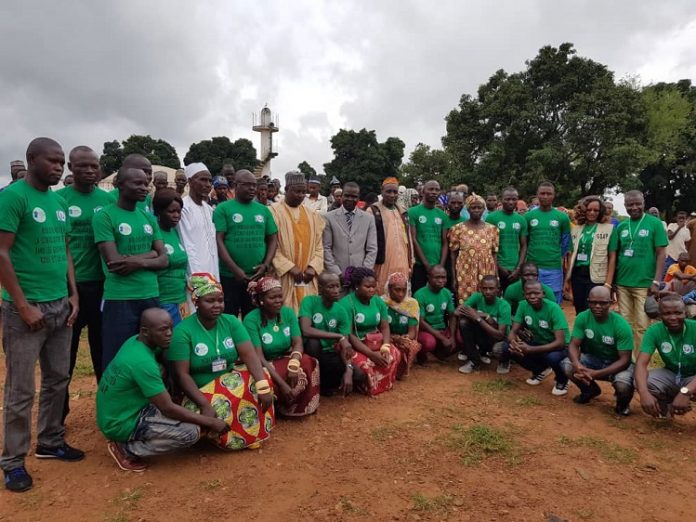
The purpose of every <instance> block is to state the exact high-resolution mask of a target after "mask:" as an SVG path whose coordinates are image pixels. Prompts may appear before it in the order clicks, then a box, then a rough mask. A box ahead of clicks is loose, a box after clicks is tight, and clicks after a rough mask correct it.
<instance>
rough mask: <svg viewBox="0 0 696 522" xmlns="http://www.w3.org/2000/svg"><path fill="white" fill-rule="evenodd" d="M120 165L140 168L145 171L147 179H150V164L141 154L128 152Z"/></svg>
mask: <svg viewBox="0 0 696 522" xmlns="http://www.w3.org/2000/svg"><path fill="white" fill-rule="evenodd" d="M121 167H127V168H133V169H140V170H142V171H143V172H144V173H145V175H146V176H147V179H148V180H151V179H152V164H151V163H150V160H149V159H147V158H146V157H145V156H143V155H142V154H129V155H128V156H126V157H125V158H124V159H123V163H121Z"/></svg>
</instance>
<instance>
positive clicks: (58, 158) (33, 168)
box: [27, 138, 65, 187]
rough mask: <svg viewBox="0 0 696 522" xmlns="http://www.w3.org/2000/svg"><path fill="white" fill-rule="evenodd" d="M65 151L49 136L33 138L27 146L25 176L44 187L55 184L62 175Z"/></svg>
mask: <svg viewBox="0 0 696 522" xmlns="http://www.w3.org/2000/svg"><path fill="white" fill-rule="evenodd" d="M64 166H65V153H64V152H63V147H61V146H60V143H58V142H57V141H55V140H52V139H51V138H34V139H33V140H31V142H30V143H29V146H27V167H28V168H27V171H28V174H27V177H29V176H31V179H33V180H34V181H37V182H38V183H39V184H41V185H44V186H45V187H48V186H53V185H56V184H57V183H58V182H59V181H60V179H61V178H62V177H63V168H64Z"/></svg>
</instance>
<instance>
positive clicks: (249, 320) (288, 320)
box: [244, 306, 302, 360]
mask: <svg viewBox="0 0 696 522" xmlns="http://www.w3.org/2000/svg"><path fill="white" fill-rule="evenodd" d="M261 323H262V314H261V309H260V308H256V309H255V310H252V311H251V312H249V313H248V314H247V316H246V317H245V318H244V327H245V328H246V330H247V332H249V338H250V339H251V344H253V345H254V348H261V349H262V350H263V355H264V357H266V359H267V360H271V359H277V358H278V357H282V356H283V355H288V354H289V353H290V350H291V348H292V338H293V337H301V336H302V332H301V331H300V323H299V321H298V320H297V316H296V315H295V311H294V310H293V309H292V308H290V307H288V306H283V307H282V308H281V309H280V322H279V321H277V320H273V321H267V322H266V324H261Z"/></svg>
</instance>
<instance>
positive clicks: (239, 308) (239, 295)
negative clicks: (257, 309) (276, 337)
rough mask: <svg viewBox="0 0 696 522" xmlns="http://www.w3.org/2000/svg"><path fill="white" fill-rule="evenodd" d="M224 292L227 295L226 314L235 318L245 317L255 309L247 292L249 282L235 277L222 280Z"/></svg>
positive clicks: (222, 278)
mask: <svg viewBox="0 0 696 522" xmlns="http://www.w3.org/2000/svg"><path fill="white" fill-rule="evenodd" d="M220 279H221V281H220V282H221V283H222V291H223V292H224V293H225V313H226V314H230V315H234V316H235V317H238V316H239V317H242V318H243V317H244V316H245V315H247V314H248V313H249V312H251V311H252V310H253V309H254V305H253V303H252V302H251V296H250V295H249V292H247V282H246V281H240V280H239V279H235V278H234V277H224V276H222V277H221V278H220Z"/></svg>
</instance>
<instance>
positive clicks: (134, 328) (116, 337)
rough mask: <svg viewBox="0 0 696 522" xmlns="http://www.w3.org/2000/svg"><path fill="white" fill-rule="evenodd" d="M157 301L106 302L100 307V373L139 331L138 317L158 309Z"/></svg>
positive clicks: (152, 299)
mask: <svg viewBox="0 0 696 522" xmlns="http://www.w3.org/2000/svg"><path fill="white" fill-rule="evenodd" d="M159 307H160V306H159V299H157V298H154V297H153V298H150V299H133V300H131V301H116V300H113V301H112V300H107V301H104V303H103V305H102V346H103V350H102V371H104V370H106V367H107V366H108V365H109V363H110V362H111V361H112V359H113V358H114V357H116V354H117V353H118V351H119V350H120V349H121V346H123V343H125V342H126V341H127V340H128V339H130V338H131V337H133V336H134V335H137V333H138V332H139V331H140V316H141V315H142V313H143V312H144V311H145V310H147V309H148V308H159Z"/></svg>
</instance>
